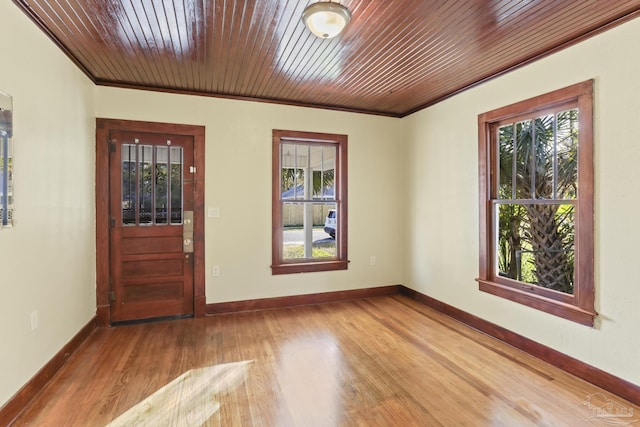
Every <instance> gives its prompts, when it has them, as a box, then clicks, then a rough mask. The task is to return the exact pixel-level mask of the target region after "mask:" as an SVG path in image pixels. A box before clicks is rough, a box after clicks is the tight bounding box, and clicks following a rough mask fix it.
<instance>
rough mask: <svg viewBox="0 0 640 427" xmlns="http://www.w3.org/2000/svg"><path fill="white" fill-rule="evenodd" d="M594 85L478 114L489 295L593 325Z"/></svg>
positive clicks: (483, 286) (483, 282)
mask: <svg viewBox="0 0 640 427" xmlns="http://www.w3.org/2000/svg"><path fill="white" fill-rule="evenodd" d="M592 96H593V81H591V80H590V81H586V82H583V83H579V84H576V85H573V86H570V87H567V88H564V89H560V90H557V91H555V92H552V93H548V94H545V95H542V96H539V97H536V98H532V99H529V100H527V101H523V102H520V103H517V104H513V105H510V106H507V107H504V108H500V109H497V110H493V111H490V112H487V113H484V114H481V115H480V116H479V117H478V124H479V174H480V276H479V278H478V282H479V284H480V285H479V286H480V290H481V291H485V292H489V293H491V294H494V295H497V296H500V297H504V298H507V299H510V300H512V301H515V302H518V303H521V304H525V305H528V306H530V307H533V308H536V309H539V310H543V311H546V312H549V313H552V314H554V315H557V316H561V317H564V318H566V319H569V320H573V321H575V322H578V323H582V324H585V325H593V319H594V317H595V315H596V313H595V310H594V276H593V254H594V250H593V101H592Z"/></svg>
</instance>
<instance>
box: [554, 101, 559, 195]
mask: <svg viewBox="0 0 640 427" xmlns="http://www.w3.org/2000/svg"><path fill="white" fill-rule="evenodd" d="M553 198H554V200H555V199H557V198H558V113H555V114H554V115H553Z"/></svg>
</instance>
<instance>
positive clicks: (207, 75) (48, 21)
mask: <svg viewBox="0 0 640 427" xmlns="http://www.w3.org/2000/svg"><path fill="white" fill-rule="evenodd" d="M314 1H315V0H14V3H16V4H17V5H18V6H19V7H21V8H22V9H23V10H24V11H25V12H26V13H27V14H28V15H29V16H30V17H31V18H32V19H33V20H34V21H35V22H36V23H37V24H38V25H39V26H40V27H41V28H42V29H43V30H44V31H45V32H46V33H47V34H48V35H49V36H50V37H51V38H52V39H53V40H54V41H55V42H56V43H57V44H58V45H59V46H60V47H61V48H62V49H63V50H64V51H65V52H66V53H67V55H69V56H70V57H71V58H72V59H73V61H74V62H75V63H76V64H77V65H78V66H79V67H80V68H81V69H82V70H83V71H84V72H85V73H86V74H87V75H88V76H89V77H90V78H91V79H92V80H93V81H94V82H95V83H96V84H98V85H114V86H122V87H133V88H142V89H151V90H162V91H171V92H180V93H193V94H201V95H209V96H222V97H232V98H241V99H252V100H261V101H267V102H278V103H286V104H294V105H305V106H315V107H322V108H331V109H339V110H347V111H357V112H364V113H372V114H383V115H390V116H397V117H402V116H405V115H407V114H410V113H412V112H415V111H418V110H420V109H422V108H424V107H426V106H429V105H432V104H434V103H436V102H438V101H440V100H442V99H445V98H447V97H448V96H451V95H452V94H455V93H457V92H459V91H461V90H464V89H465V88H468V87H470V86H473V85H474V84H477V83H479V82H481V81H483V80H486V79H488V78H491V77H493V76H496V75H498V74H500V73H503V72H505V71H507V70H510V69H513V68H514V67H517V66H519V65H522V64H524V63H527V62H530V61H531V60H533V59H536V58H539V57H541V56H543V55H545V54H547V53H549V52H553V51H556V50H558V49H559V48H562V47H565V46H568V45H570V44H572V43H575V42H576V41H579V40H582V39H584V38H585V37H588V36H590V35H593V34H595V33H597V32H599V31H602V30H604V29H607V28H610V27H612V26H613V25H616V24H618V23H621V22H624V21H626V20H628V19H631V18H635V17H637V16H639V14H640V12H639V11H640V0H615V1H613V0H589V1H575V0H556V1H552V0H511V1H510V0H341V3H342V4H344V5H345V6H347V7H348V8H349V9H350V10H351V13H352V16H353V18H352V20H351V23H350V25H349V26H348V27H347V29H346V30H345V32H344V33H343V34H342V35H340V36H338V37H336V38H335V39H330V40H323V39H319V38H316V37H315V36H313V35H312V34H311V33H310V32H309V31H308V30H307V29H306V28H305V26H304V25H303V24H302V22H301V15H302V11H303V10H304V8H305V7H306V6H307V5H308V4H309V3H312V2H314Z"/></svg>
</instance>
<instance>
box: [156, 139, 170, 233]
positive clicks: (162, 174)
mask: <svg viewBox="0 0 640 427" xmlns="http://www.w3.org/2000/svg"><path fill="white" fill-rule="evenodd" d="M154 148H155V154H156V167H155V223H156V224H166V223H167V216H168V215H167V212H168V209H169V199H168V198H167V193H168V192H169V182H168V181H167V172H168V171H169V147H160V146H157V147H154Z"/></svg>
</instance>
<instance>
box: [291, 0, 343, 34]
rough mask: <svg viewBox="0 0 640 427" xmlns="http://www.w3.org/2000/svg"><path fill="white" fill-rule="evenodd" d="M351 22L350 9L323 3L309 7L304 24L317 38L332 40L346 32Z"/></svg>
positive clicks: (303, 18)
mask: <svg viewBox="0 0 640 427" xmlns="http://www.w3.org/2000/svg"><path fill="white" fill-rule="evenodd" d="M349 21H351V12H349V9H347V8H346V7H344V6H343V5H341V4H339V3H331V2H325V1H321V2H318V3H313V4H310V5H309V6H307V8H306V9H305V10H304V12H302V22H304V25H306V26H307V28H308V29H309V30H310V31H311V32H312V33H313V34H315V35H316V36H318V37H320V38H323V39H331V38H333V37H335V36H337V35H338V34H340V33H341V32H342V30H344V28H345V27H346V26H347V24H348V23H349Z"/></svg>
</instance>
